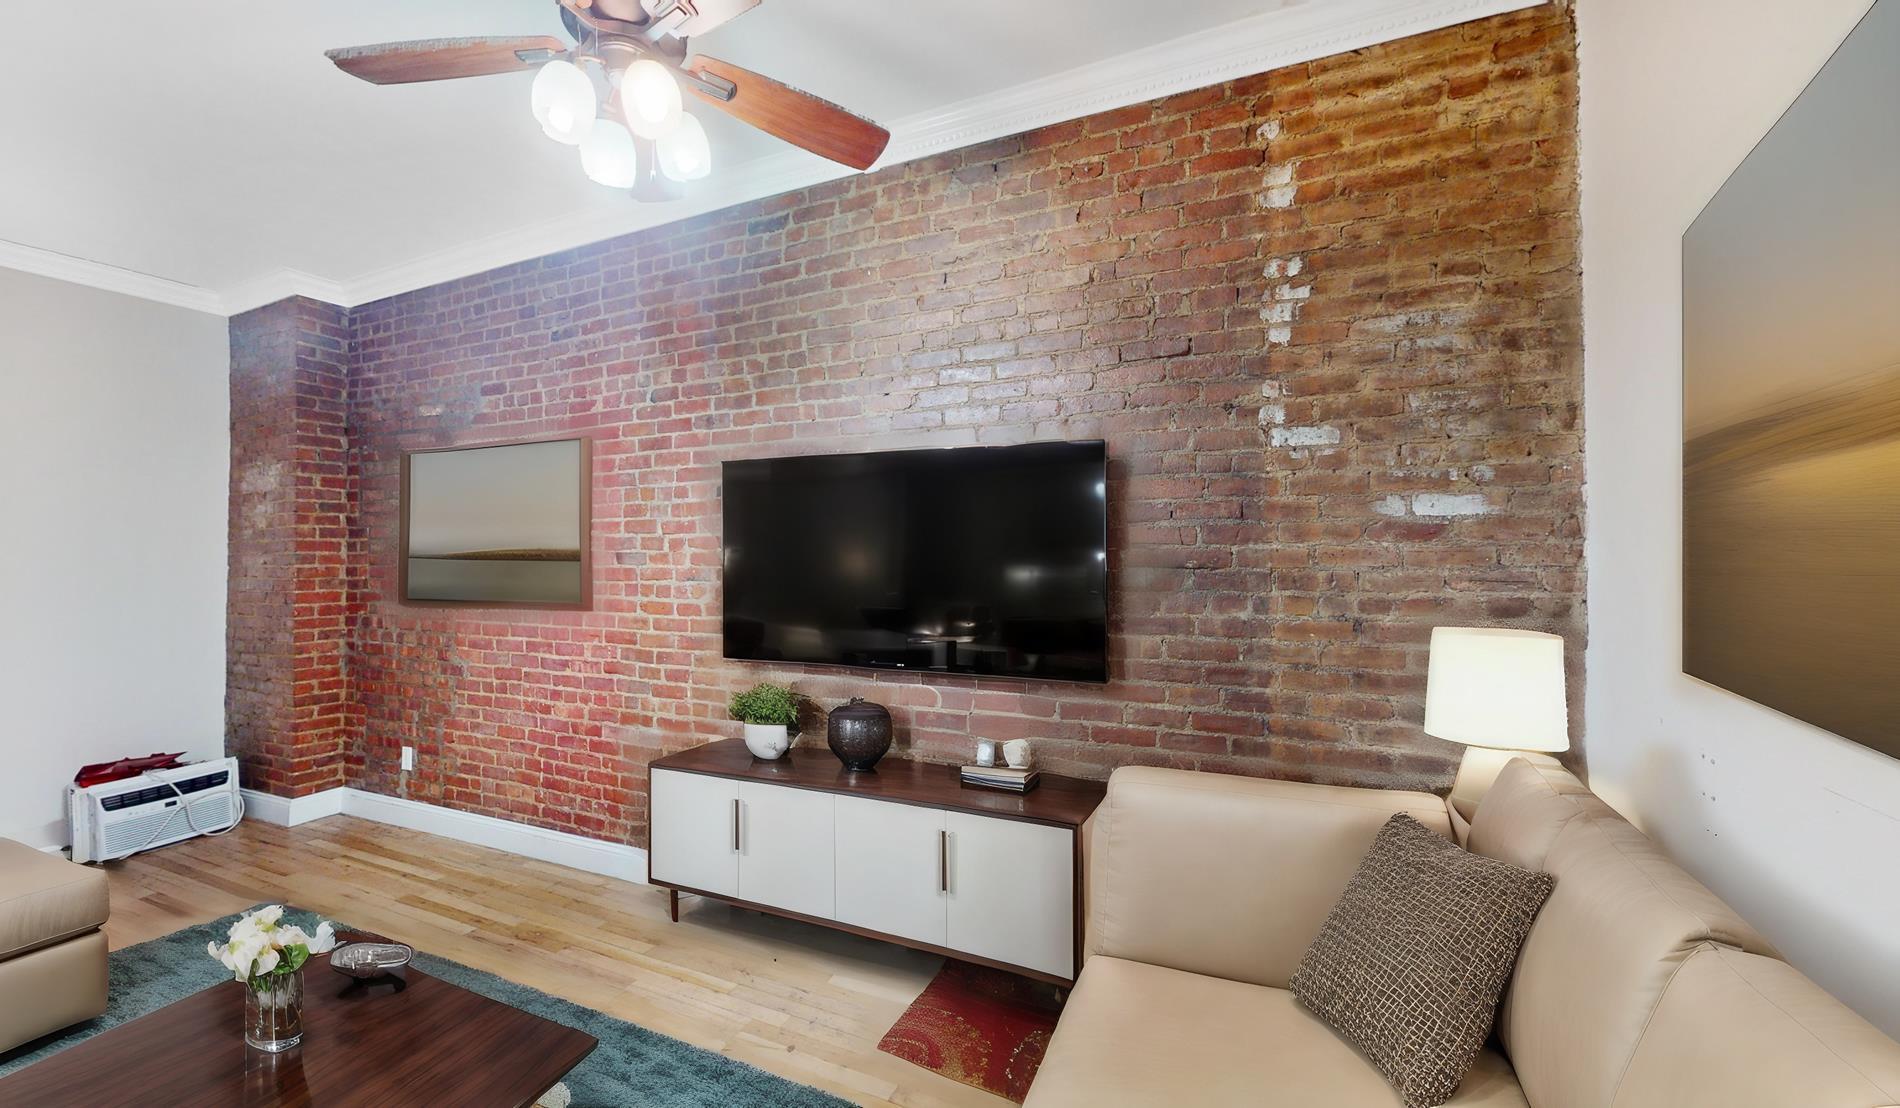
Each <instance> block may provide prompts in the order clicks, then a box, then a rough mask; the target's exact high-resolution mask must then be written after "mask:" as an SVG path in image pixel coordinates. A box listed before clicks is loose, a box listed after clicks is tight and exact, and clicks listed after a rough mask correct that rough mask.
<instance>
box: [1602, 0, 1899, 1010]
mask: <svg viewBox="0 0 1900 1108" xmlns="http://www.w3.org/2000/svg"><path fill="white" fill-rule="evenodd" d="M1881 2H1883V3H1900V0H1881ZM1868 7H1869V3H1868V0H1801V2H1799V3H1790V2H1788V0H1669V2H1668V3H1660V4H1659V3H1655V2H1653V0H1578V4H1577V15H1578V24H1579V38H1580V41H1581V46H1580V49H1581V53H1582V69H1581V81H1582V96H1583V102H1582V113H1583V139H1582V141H1583V146H1582V159H1583V270H1584V366H1585V370H1584V373H1585V380H1584V392H1585V401H1586V414H1585V426H1586V428H1587V444H1588V448H1587V455H1588V456H1587V463H1588V472H1589V489H1588V497H1589V509H1588V510H1589V516H1588V525H1587V527H1586V534H1587V551H1588V563H1589V579H1590V585H1589V601H1590V645H1589V654H1588V663H1587V668H1588V672H1589V683H1588V692H1587V694H1586V697H1587V700H1586V720H1587V724H1586V728H1587V734H1586V740H1585V741H1586V749H1587V751H1588V755H1589V763H1590V783H1591V785H1592V787H1593V788H1595V789H1596V791H1597V792H1598V793H1600V794H1601V795H1602V796H1603V797H1604V799H1606V800H1608V801H1609V802H1610V803H1611V804H1614V805H1615V806H1616V807H1618V808H1619V809H1621V810H1622V811H1623V812H1624V813H1625V814H1626V815H1628V816H1630V817H1631V818H1632V819H1633V820H1635V821H1636V822H1637V823H1638V824H1640V825H1641V826H1643V827H1644V828H1645V829H1646V830H1647V831H1648V832H1649V833H1650V834H1651V835H1652V836H1653V837H1655V838H1656V839H1658V840H1659V841H1660V842H1661V843H1662V844H1663V845H1664V847H1665V848H1666V849H1668V850H1669V852H1670V853H1671V854H1672V855H1674V856H1675V857H1676V858H1677V859H1678V860H1679V861H1681V862H1682V863H1683V864H1684V865H1685V866H1687V867H1688V868H1689V869H1690V870H1691V871H1693V872H1694V873H1695V874H1696V875H1697V876H1699V877H1700V878H1702V880H1704V881H1705V882H1707V883H1708V884H1709V885H1710V886H1712V887H1713V888H1714V889H1715V890H1716V892H1718V893H1719V894H1721V895H1722V896H1723V897H1724V898H1725V899H1727V900H1728V901H1729V902H1730V903H1732V904H1734V905H1735V906H1736V908H1737V909H1739V910H1740V911H1741V912H1742V914H1743V915H1744V916H1746V917H1747V918H1748V919H1749V920H1750V921H1751V922H1753V923H1755V924H1756V925H1757V926H1758V927H1760V928H1761V929H1762V930H1763V931H1764V932H1766V933H1767V935H1768V937H1769V938H1770V939H1771V940H1772V941H1773V942H1775V943H1776V945H1777V946H1779V947H1780V948H1781V950H1782V952H1783V953H1784V954H1785V955H1786V956H1787V957H1788V958H1789V960H1790V961H1792V962H1793V963H1794V964H1795V965H1797V966H1799V967H1800V968H1801V969H1803V970H1804V971H1806V972H1807V973H1808V974H1809V975H1810V976H1812V977H1813V978H1815V979H1816V980H1817V981H1819V982H1820V983H1821V984H1822V985H1823V986H1825V987H1826V988H1827V989H1828V990H1829V991H1831V992H1833V993H1834V994H1835V995H1836V996H1839V997H1841V998H1842V999H1843V1000H1845V1001H1847V1002H1848V1003H1849V1004H1851V1005H1853V1006H1854V1007H1855V1008H1857V1009H1858V1010H1859V1011H1860V1012H1861V1013H1862V1014H1864V1015H1866V1016H1867V1017H1868V1018H1869V1019H1871V1020H1873V1021H1874V1022H1875V1023H1877V1024H1879V1025H1881V1026H1882V1027H1883V1028H1884V1029H1885V1030H1887V1031H1888V1032H1889V1033H1893V1034H1896V1035H1900V927H1896V926H1895V921H1896V920H1900V870H1896V868H1895V859H1896V858H1900V761H1896V760H1895V759H1892V758H1888V757H1885V756H1883V755H1880V754H1877V753H1875V752H1873V751H1872V750H1869V749H1867V748H1865V747H1862V746H1858V745H1856V744H1854V743H1850V742H1848V741H1846V740H1844V739H1840V738H1837V737H1835V736H1833V735H1830V734H1827V733H1825V732H1823V731H1820V730H1818V729H1815V728H1813V727H1809V726H1807V725H1806V724H1803V723H1800V722H1797V721H1795V720H1793V719H1789V718H1787V717H1785V716H1781V715H1778V714H1776V713H1775V712H1773V711H1770V710H1769V709H1766V708H1763V707H1760V706H1758V705H1755V704H1752V703H1750V702H1749V701H1747V700H1744V699H1742V698H1740V697H1737V696H1734V695H1732V694H1729V693H1726V692H1723V691H1721V690H1719V689H1715V688H1713V687H1710V686H1708V685H1704V684H1701V683H1699V682H1697V681H1694V680H1692V679H1690V678H1688V677H1685V676H1683V674H1682V672H1681V665H1680V658H1681V642H1682V638H1681V624H1680V612H1681V604H1682V588H1681V577H1680V557H1681V533H1680V528H1679V520H1680V517H1681V474H1682V469H1681V442H1682V427H1681V419H1682V405H1681V393H1680V389H1681V383H1682V377H1681V354H1680V351H1681V291H1680V290H1681V284H1680V279H1681V238H1682V233H1683V231H1684V230H1685V229H1687V228H1688V226H1689V224H1690V222H1691V221H1693V220H1694V219H1695V217H1696V214H1697V213H1698V212H1699V211H1700V210H1701V209H1702V207H1703V205H1704V204H1705V203H1707V201H1708V199H1709V198H1710V197H1711V196H1712V195H1713V194H1714V193H1715V191H1716V189H1718V188H1719V187H1720V186H1721V184H1722V181H1723V179H1724V178H1726V177H1727V175H1728V174H1729V172H1730V171H1731V170H1733V169H1734V168H1735V167H1736V166H1737V165H1738V164H1740V162H1741V160H1742V159H1743V158H1744V157H1745V156H1746V155H1747V154H1748V151H1749V150H1750V148H1751V147H1753V146H1754V144H1755V142H1756V141H1757V140H1759V139H1760V138H1761V137H1762V135H1764V134H1765V133H1767V131H1768V129H1769V128H1770V127H1771V126H1772V125H1773V124H1774V122H1775V120H1776V119H1777V118H1778V117H1779V116H1780V114H1781V113H1782V111H1783V110H1785V109H1786V108H1787V106H1788V105H1789V104H1790V103H1792V102H1793V100H1794V98H1795V97H1796V96H1797V95H1799V94H1800V92H1801V89H1802V87H1803V86H1804V85H1805V84H1806V83H1807V81H1808V80H1809V79H1810V78H1811V77H1812V76H1813V75H1814V74H1815V73H1816V72H1817V71H1818V70H1819V69H1820V67H1821V66H1822V65H1823V64H1824V63H1825V62H1826V61H1827V58H1828V56H1829V55H1830V54H1831V53H1832V52H1833V51H1834V49H1835V47H1837V46H1838V45H1839V44H1840V42H1841V40H1842V39H1843V38H1845V37H1846V35H1847V33H1848V32H1849V31H1850V30H1851V29H1852V28H1853V26H1854V24H1855V23H1856V22H1857V21H1858V20H1859V19H1860V17H1861V16H1862V15H1864V14H1865V13H1866V11H1867V10H1868ZM1895 110H1896V106H1895V105H1885V106H1884V107H1883V108H1881V109H1880V110H1879V111H1878V112H1877V113H1875V114H1874V118H1875V119H1879V120H1881V121H1883V122H1884V123H1885V124H1886V125H1888V126H1891V125H1892V118H1893V112H1894V111H1895ZM1895 188H1896V189H1900V183H1896V184H1895ZM1799 279H1800V275H1798V274H1790V275H1789V280H1799ZM1764 310H1772V306H1771V305H1764ZM1895 679H1896V680H1900V674H1896V675H1895Z"/></svg>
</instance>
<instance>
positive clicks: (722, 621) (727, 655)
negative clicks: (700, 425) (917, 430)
mask: <svg viewBox="0 0 1900 1108" xmlns="http://www.w3.org/2000/svg"><path fill="white" fill-rule="evenodd" d="M1031 446H1093V447H1097V448H1099V449H1100V451H1101V459H1102V474H1101V478H1100V483H1101V485H1102V535H1101V546H1100V547H1099V549H1100V550H1102V551H1103V552H1104V553H1105V554H1108V556H1107V557H1104V558H1103V559H1102V675H1101V676H1100V677H1053V676H1044V675H1039V674H1021V673H971V672H968V671H965V670H955V669H920V668H917V667H915V666H902V665H877V664H874V663H854V662H808V661H803V660H796V659H789V658H751V657H745V656H741V655H734V654H732V653H731V652H730V649H729V647H728V646H727V643H726V511H727V505H728V501H727V499H726V474H727V468H728V467H729V466H732V465H744V464H751V463H757V462H778V461H796V460H799V459H804V458H818V457H825V458H878V457H885V456H889V455H893V454H927V453H932V452H937V451H955V452H958V453H963V452H974V451H991V452H993V451H1005V450H1018V449H1022V448H1024V447H1031ZM1108 461H1109V459H1108V442H1107V440H1105V439H1038V440H1035V441H1032V442H1018V443H1007V444H998V445H970V446H908V447H894V448H892V449H889V450H850V451H834V452H826V451H813V452H811V453H808V454H773V455H769V456H766V457H762V458H727V459H723V460H721V461H720V463H719V655H720V657H721V658H722V659H723V660H725V661H728V662H742V663H746V664H749V665H765V666H797V667H800V668H812V669H826V670H851V671H858V672H869V673H903V674H917V675H918V676H919V677H921V678H922V679H923V680H924V681H925V682H926V683H928V682H929V680H930V679H931V678H933V677H937V678H962V679H964V680H977V681H1021V682H1026V683H1029V684H1038V685H1042V684H1050V685H1090V686H1099V685H1106V684H1108V683H1109V682H1110V681H1111V680H1112V679H1113V674H1112V672H1111V669H1112V651H1111V650H1110V649H1109V644H1110V643H1111V642H1112V641H1113V635H1112V634H1111V632H1110V627H1111V625H1112V623H1113V619H1114V588H1113V581H1114V577H1113V573H1114V561H1115V559H1114V556H1113V554H1112V552H1110V550H1109V543H1108V503H1109V498H1108V477H1109V474H1108V469H1109V465H1108Z"/></svg>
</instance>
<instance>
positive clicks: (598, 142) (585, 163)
mask: <svg viewBox="0 0 1900 1108" xmlns="http://www.w3.org/2000/svg"><path fill="white" fill-rule="evenodd" d="M581 169H582V170H583V171H585V172H586V174H587V178H588V180H590V181H593V182H594V183H595V184H599V185H606V186H607V187H608V188H616V189H630V188H632V187H633V183H634V182H635V181H637V180H639V179H640V174H639V163H638V161H637V159H636V156H635V154H634V149H633V136H632V135H630V134H628V133H627V129H626V128H625V127H622V126H621V125H620V124H618V123H616V122H614V121H613V120H611V119H597V120H595V121H594V129H593V130H591V131H589V132H587V137H586V138H585V139H582V140H581Z"/></svg>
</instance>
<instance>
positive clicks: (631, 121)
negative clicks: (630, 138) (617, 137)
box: [620, 58, 685, 139]
mask: <svg viewBox="0 0 1900 1108" xmlns="http://www.w3.org/2000/svg"><path fill="white" fill-rule="evenodd" d="M620 108H621V110H622V111H623V112H624V113H625V114H626V117H627V129H628V130H630V131H632V132H633V133H634V134H636V135H639V136H640V137H641V138H650V139H657V138H662V137H664V136H666V135H669V134H671V133H672V132H673V129H674V128H675V127H678V126H679V124H680V119H681V118H682V117H683V116H684V114H685V113H684V112H683V111H682V110H681V100H680V86H679V82H678V81H675V80H674V79H673V75H672V74H671V73H669V72H667V69H666V67H665V66H663V65H661V64H660V63H659V62H656V61H654V60H653V59H652V58H641V59H640V60H639V61H637V62H634V63H633V64H632V65H630V66H628V67H627V71H626V72H625V73H623V74H621V75H620Z"/></svg>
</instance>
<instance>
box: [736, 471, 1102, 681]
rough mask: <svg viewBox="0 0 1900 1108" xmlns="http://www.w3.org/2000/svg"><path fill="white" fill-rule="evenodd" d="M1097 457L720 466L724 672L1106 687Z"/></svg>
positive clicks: (1100, 490)
mask: <svg viewBox="0 0 1900 1108" xmlns="http://www.w3.org/2000/svg"><path fill="white" fill-rule="evenodd" d="M1107 480H1108V460H1107V451H1106V450H1105V449H1104V447H1103V444H1102V443H1100V442H1045V443H1030V444H1027V445H1023V446H994V447H966V448H959V449H948V450H946V449H937V450H898V451H890V452H886V453H876V454H830V455H821V456H812V457H801V458H770V459H763V460H757V461H740V462H727V463H725V466H724V473H723V484H724V491H723V499H724V508H725V541H724V546H725V549H724V571H723V578H722V579H723V592H724V598H725V612H724V615H725V656H726V657H728V658H736V659H743V660H751V661H771V662H797V663H803V664H811V665H840V666H864V667H870V668H876V669H893V670H912V671H920V672H926V673H962V674H973V675H993V676H999V677H1025V678H1032V679H1037V680H1051V681H1097V682H1099V681H1106V680H1107V679H1108V554H1107V551H1108V500H1107Z"/></svg>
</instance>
